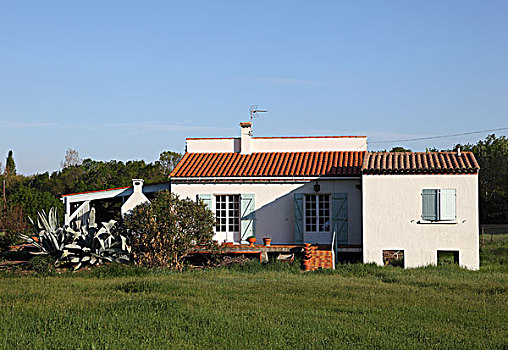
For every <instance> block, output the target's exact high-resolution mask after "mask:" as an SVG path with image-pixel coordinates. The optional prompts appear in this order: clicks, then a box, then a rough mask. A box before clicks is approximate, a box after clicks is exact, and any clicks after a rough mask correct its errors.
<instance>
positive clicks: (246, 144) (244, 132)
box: [240, 122, 252, 154]
mask: <svg viewBox="0 0 508 350" xmlns="http://www.w3.org/2000/svg"><path fill="white" fill-rule="evenodd" d="M240 128H241V133H240V135H241V142H240V154H251V151H250V140H251V138H252V123H249V122H245V123H240Z"/></svg>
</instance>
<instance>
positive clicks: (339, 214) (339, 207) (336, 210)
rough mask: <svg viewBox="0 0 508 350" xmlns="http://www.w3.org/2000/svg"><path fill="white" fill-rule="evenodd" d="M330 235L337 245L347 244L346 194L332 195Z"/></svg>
mask: <svg viewBox="0 0 508 350" xmlns="http://www.w3.org/2000/svg"><path fill="white" fill-rule="evenodd" d="M332 233H335V234H336V238H335V239H336V240H337V242H338V243H340V244H343V243H347V242H348V215H347V193H332Z"/></svg>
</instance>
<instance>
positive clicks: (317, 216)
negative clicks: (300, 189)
mask: <svg viewBox="0 0 508 350" xmlns="http://www.w3.org/2000/svg"><path fill="white" fill-rule="evenodd" d="M307 196H315V197H316V228H317V231H308V230H307ZM319 196H328V230H327V231H319V227H320V224H319V218H320V215H319V199H318V198H319ZM303 230H304V232H305V233H311V234H327V233H331V232H332V195H331V194H330V193H306V194H304V197H303Z"/></svg>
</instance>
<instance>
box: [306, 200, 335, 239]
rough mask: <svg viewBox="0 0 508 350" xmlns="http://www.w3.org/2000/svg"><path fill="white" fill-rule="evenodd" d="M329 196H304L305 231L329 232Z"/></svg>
mask: <svg viewBox="0 0 508 350" xmlns="http://www.w3.org/2000/svg"><path fill="white" fill-rule="evenodd" d="M330 226H331V225H330V195H329V194H307V195H305V231H306V232H330Z"/></svg>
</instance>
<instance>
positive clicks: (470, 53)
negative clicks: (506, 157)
mask: <svg viewBox="0 0 508 350" xmlns="http://www.w3.org/2000/svg"><path fill="white" fill-rule="evenodd" d="M507 18H508V1H506V0H503V1H464V0H459V1H294V0H293V1H274V0H272V1H249V2H247V1H227V2H226V1H178V2H177V1H174V2H170V1H83V2H80V3H79V4H78V3H77V2H74V1H8V0H5V1H2V2H0V130H1V133H0V160H1V161H2V163H3V164H5V156H6V155H7V151H8V150H9V149H13V151H14V156H15V159H16V163H17V167H18V171H19V172H21V173H24V174H32V173H36V172H44V171H48V170H49V171H52V170H56V169H58V167H59V163H60V161H61V160H62V159H63V157H64V154H65V150H66V149H67V148H73V149H76V150H78V151H79V153H80V156H81V157H82V158H88V157H90V158H93V159H98V160H110V159H117V160H128V159H145V160H146V161H148V162H150V161H153V160H155V159H157V158H158V155H159V153H160V152H161V151H162V150H175V151H179V152H182V151H183V150H184V145H185V137H205V136H211V137H217V136H237V135H239V128H238V123H239V122H240V121H243V120H247V119H248V109H249V106H250V105H251V104H259V105H260V107H263V108H266V109H268V110H269V113H268V114H267V115H266V116H264V117H262V118H259V119H257V120H256V121H255V126H254V127H255V130H254V131H255V134H256V135H257V136H280V135H286V136H290V135H344V134H354V135H368V136H369V141H380V140H397V139H405V138H413V137H422V136H434V135H442V134H450V133H461V132H468V131H475V130H483V129H494V128H501V127H508V20H507ZM498 134H506V131H505V132H499V133H498ZM485 136H486V134H476V135H472V136H467V137H455V138H448V139H440V140H429V141H421V142H389V143H386V144H372V145H371V149H379V148H381V149H384V148H387V149H390V148H391V147H392V146H394V145H399V144H400V145H404V146H407V147H410V148H412V149H415V150H422V149H424V148H425V146H436V147H451V146H453V145H454V144H455V143H458V142H461V143H464V142H475V141H476V140H478V139H480V138H484V137H485Z"/></svg>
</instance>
